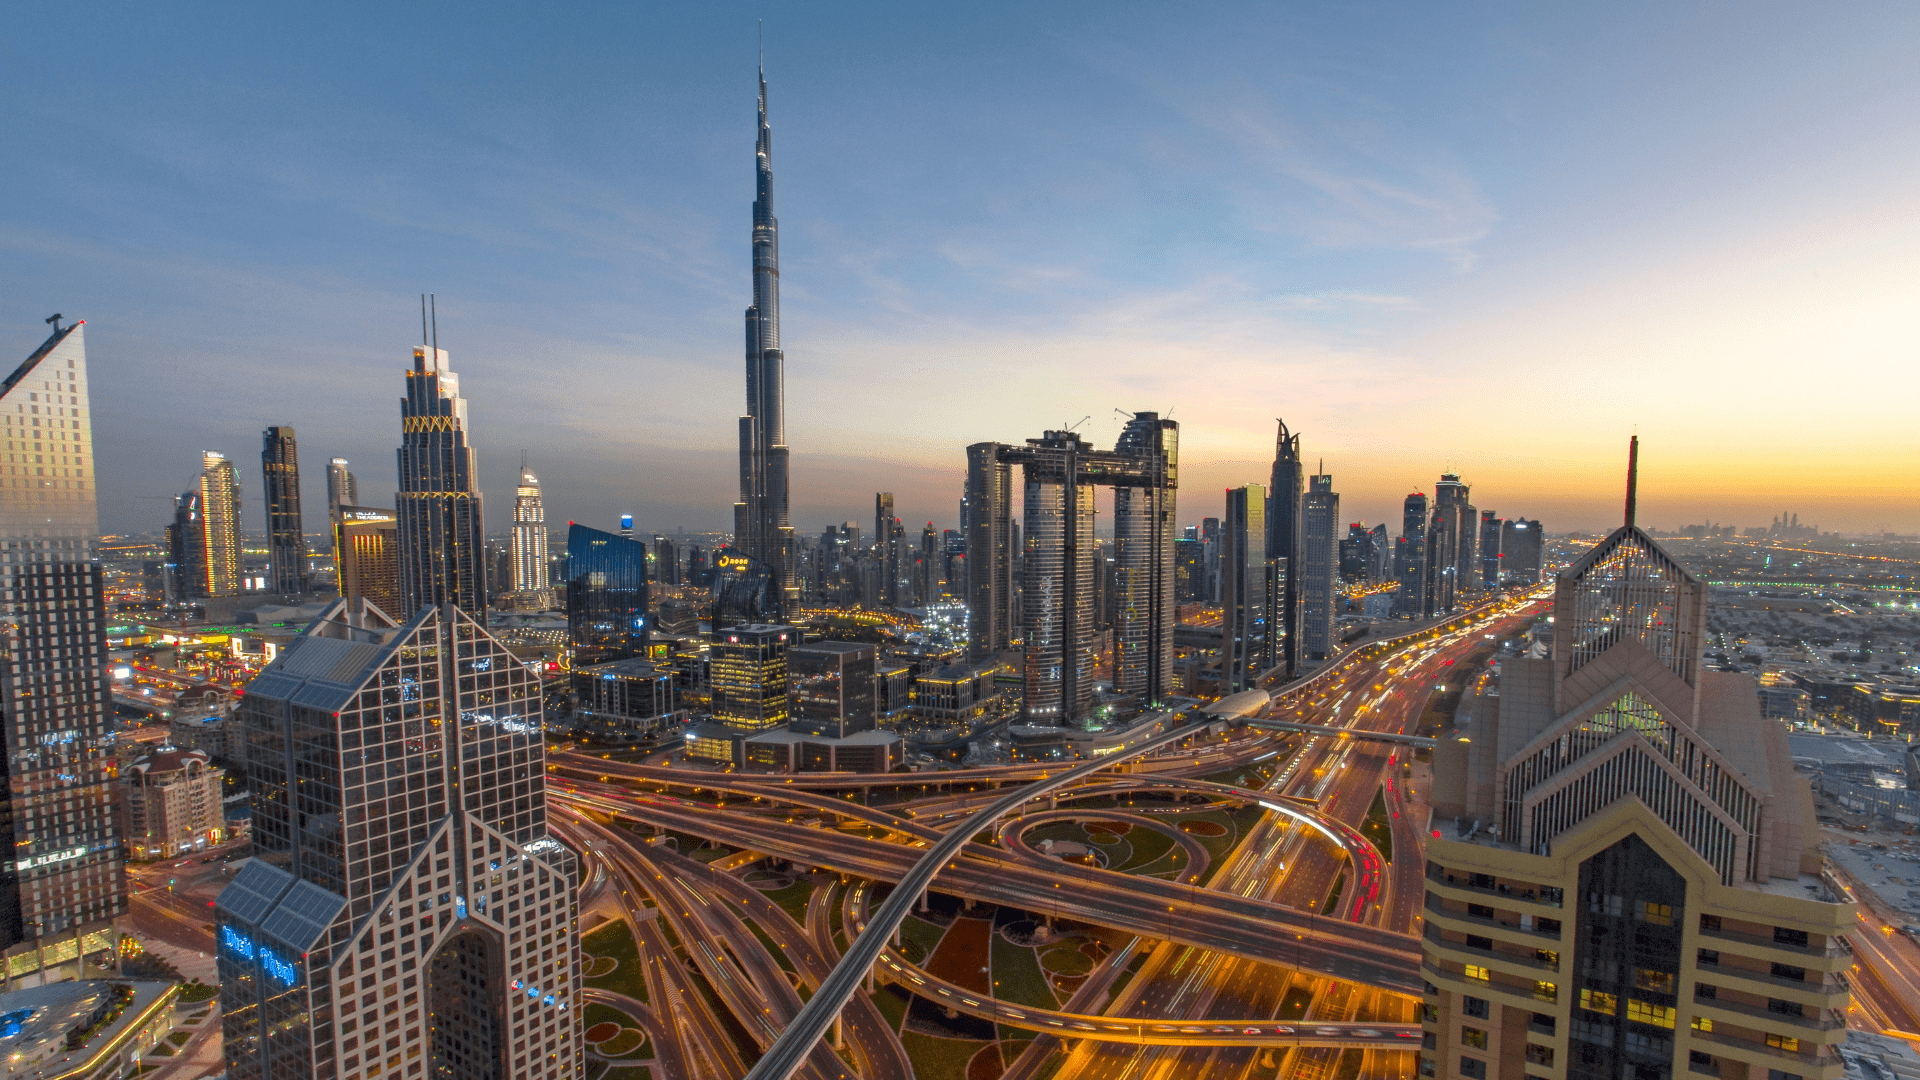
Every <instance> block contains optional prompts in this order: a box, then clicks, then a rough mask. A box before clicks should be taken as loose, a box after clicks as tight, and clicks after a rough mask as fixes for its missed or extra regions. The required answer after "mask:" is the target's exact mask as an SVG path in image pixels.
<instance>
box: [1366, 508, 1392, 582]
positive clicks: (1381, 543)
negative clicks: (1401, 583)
mask: <svg viewBox="0 0 1920 1080" xmlns="http://www.w3.org/2000/svg"><path fill="white" fill-rule="evenodd" d="M1367 544H1368V548H1367V560H1368V561H1367V580H1369V581H1373V582H1384V581H1386V580H1387V579H1388V578H1390V577H1392V576H1393V541H1391V540H1389V539H1387V523H1386V522H1384V521H1383V522H1381V523H1380V524H1378V525H1375V526H1374V527H1373V531H1372V532H1370V533H1368V534H1367Z"/></svg>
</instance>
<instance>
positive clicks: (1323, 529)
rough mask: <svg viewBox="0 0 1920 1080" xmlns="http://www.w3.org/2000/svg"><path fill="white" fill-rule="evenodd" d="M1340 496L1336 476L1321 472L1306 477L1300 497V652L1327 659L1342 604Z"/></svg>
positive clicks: (1335, 643)
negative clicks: (1335, 614) (1335, 617)
mask: <svg viewBox="0 0 1920 1080" xmlns="http://www.w3.org/2000/svg"><path fill="white" fill-rule="evenodd" d="M1339 528H1340V496H1339V494H1338V493H1337V492H1335V491H1334V490H1333V477H1332V476H1330V475H1327V474H1325V473H1322V474H1320V475H1318V476H1314V477H1312V478H1310V479H1309V480H1308V481H1307V493H1306V494H1305V495H1303V496H1301V498H1300V617H1299V621H1298V623H1297V625H1298V626H1299V630H1300V654H1301V656H1302V657H1303V658H1304V659H1307V660H1325V659H1326V658H1327V657H1329V656H1332V655H1333V650H1334V646H1335V645H1337V644H1338V642H1337V641H1336V639H1335V638H1334V634H1333V618H1334V613H1335V611H1336V610H1337V609H1338V608H1339V607H1340V604H1341V592H1340V553H1339V532H1338V530H1339Z"/></svg>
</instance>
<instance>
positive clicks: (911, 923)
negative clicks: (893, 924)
mask: <svg viewBox="0 0 1920 1080" xmlns="http://www.w3.org/2000/svg"><path fill="white" fill-rule="evenodd" d="M946 936H947V930H946V928H945V927H943V926H935V925H934V924H932V923H930V922H928V921H927V920H925V919H922V918H920V917H919V916H918V915H909V916H907V921H906V922H903V923H901V924H900V952H901V953H902V954H904V955H905V956H906V958H907V960H908V961H909V962H911V963H915V964H922V963H925V962H926V959H927V957H929V956H932V955H933V950H934V948H935V947H937V946H938V945H939V944H940V939H941V938H943V937H946Z"/></svg>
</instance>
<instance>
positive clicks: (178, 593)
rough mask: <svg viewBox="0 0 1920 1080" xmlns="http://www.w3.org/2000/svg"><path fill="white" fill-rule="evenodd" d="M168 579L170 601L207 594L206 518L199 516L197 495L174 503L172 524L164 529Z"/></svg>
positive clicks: (190, 493) (186, 495) (191, 493)
mask: <svg viewBox="0 0 1920 1080" xmlns="http://www.w3.org/2000/svg"><path fill="white" fill-rule="evenodd" d="M167 576H168V581H169V589H170V591H171V593H172V596H171V599H174V600H182V601H184V600H186V599H187V598H189V597H194V596H205V595H206V594H207V518H206V515H205V514H202V513H201V512H200V491H199V488H198V487H197V486H196V487H195V488H194V490H192V491H186V492H182V493H181V494H180V495H179V496H177V497H176V498H175V499H174V500H173V524H171V525H168V526H167Z"/></svg>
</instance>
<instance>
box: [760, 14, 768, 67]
mask: <svg viewBox="0 0 1920 1080" xmlns="http://www.w3.org/2000/svg"><path fill="white" fill-rule="evenodd" d="M766 72H767V20H765V19H761V20H760V73H761V74H762V75H764V74H766Z"/></svg>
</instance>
